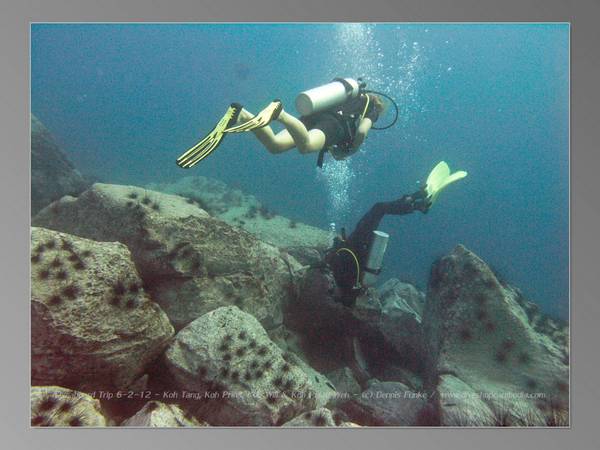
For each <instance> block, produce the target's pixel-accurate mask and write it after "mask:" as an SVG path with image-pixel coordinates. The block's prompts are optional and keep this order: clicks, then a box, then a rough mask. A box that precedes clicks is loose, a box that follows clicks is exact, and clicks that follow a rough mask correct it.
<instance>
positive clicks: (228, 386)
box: [165, 306, 316, 426]
mask: <svg viewBox="0 0 600 450" xmlns="http://www.w3.org/2000/svg"><path fill="white" fill-rule="evenodd" d="M165 359H166V364H167V367H168V370H169V371H170V373H171V374H172V377H173V380H174V382H175V384H176V385H177V386H179V387H180V388H181V389H184V390H185V391H186V392H190V393H195V395H196V398H197V399H198V402H197V410H196V411H195V415H196V416H198V417H202V418H203V419H204V420H206V421H207V422H208V423H210V424H211V425H226V426H233V425H242V426H243V425H246V426H248V425H253V426H258V425H281V424H283V423H285V422H286V421H288V420H290V419H292V418H293V417H295V416H297V415H298V414H300V413H301V412H303V411H307V410H311V409H314V408H315V406H316V392H315V391H314V389H313V388H312V387H311V384H310V382H309V379H308V376H307V375H306V373H304V371H303V370H302V369H301V368H300V367H298V366H297V365H295V364H293V363H291V362H288V361H286V359H285V358H284V355H283V352H282V351H281V349H280V348H279V347H278V346H277V345H276V344H274V343H273V342H272V341H271V340H270V339H269V337H268V335H267V333H266V331H265V330H264V328H263V327H262V326H261V325H260V323H259V322H258V321H257V320H256V319H255V318H254V317H252V316H251V315H250V314H247V313H245V312H243V311H241V310H240V309H239V308H237V307H235V306H228V307H221V308H218V309H216V310H214V311H211V312H209V313H207V314H205V315H203V316H201V317H199V318H198V319H196V320H194V321H193V322H192V323H190V324H189V325H188V326H186V327H185V328H184V329H182V330H181V331H180V332H179V333H177V335H176V337H175V340H174V341H173V343H172V344H171V345H170V347H169V348H168V349H167V351H166V353H165Z"/></svg>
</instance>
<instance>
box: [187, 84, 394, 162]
mask: <svg viewBox="0 0 600 450" xmlns="http://www.w3.org/2000/svg"><path fill="white" fill-rule="evenodd" d="M381 97H386V98H387V99H389V100H390V101H391V103H392V104H393V105H394V108H395V113H396V115H395V117H394V119H393V121H392V122H391V123H390V124H388V125H387V126H384V127H375V126H374V123H375V122H376V121H377V120H378V119H379V116H380V115H382V114H383V113H384V111H385V104H384V102H383V100H382V98H381ZM296 109H297V110H298V112H299V113H300V114H301V116H300V118H297V117H294V116H293V115H291V114H289V113H288V112H286V111H285V110H284V109H283V104H282V102H281V100H278V99H276V100H273V101H272V102H271V103H270V104H269V105H268V106H267V107H266V108H264V109H263V110H262V111H260V112H259V113H258V114H256V115H253V114H252V113H250V112H249V111H247V110H246V109H244V108H243V106H242V105H240V104H239V103H232V104H231V105H230V106H229V108H228V109H227V111H226V112H225V115H224V116H223V117H222V118H221V119H220V120H219V122H217V124H216V125H215V127H214V128H213V129H212V130H211V132H210V133H208V134H207V135H206V136H205V137H204V138H203V139H202V140H201V141H200V142H198V143H197V144H196V145H194V146H193V147H191V148H190V149H189V150H187V151H186V152H185V153H183V154H182V155H181V156H180V157H179V158H177V165H178V166H180V167H182V168H184V169H189V168H191V167H193V166H195V165H196V164H198V163H199V162H200V161H202V160H203V159H204V158H206V157H207V156H209V155H210V154H211V153H212V152H213V151H214V150H215V149H216V148H217V147H218V146H219V144H220V143H221V141H222V140H223V138H224V137H225V136H226V135H227V134H232V133H241V132H246V131H252V132H253V133H254V135H255V136H256V137H257V138H258V140H259V141H260V142H261V143H262V144H263V145H264V146H265V148H266V149H267V150H268V151H269V152H271V153H274V154H279V153H283V152H286V151H288V150H291V149H293V148H297V149H298V151H299V152H300V153H302V154H306V153H314V152H319V158H318V162H317V165H318V166H319V167H321V166H322V164H323V158H324V156H325V153H326V152H330V153H331V155H332V156H333V157H334V158H335V159H337V160H340V159H345V158H347V157H348V156H350V155H352V154H354V153H355V152H356V151H357V150H358V148H359V147H360V146H361V145H362V143H363V142H364V140H365V139H366V137H367V134H368V133H369V131H370V130H371V129H374V130H384V129H387V128H390V127H391V126H393V125H394V124H395V123H396V121H397V119H398V106H397V105H396V103H395V102H394V100H393V99H392V98H391V97H389V96H388V95H387V94H384V93H382V92H377V91H372V90H368V89H366V83H365V82H364V81H362V80H361V79H360V78H359V79H357V80H355V79H352V78H335V79H334V80H333V81H331V82H330V83H327V84H325V85H323V86H319V87H316V88H313V89H309V90H307V91H304V92H301V93H300V94H299V95H298V96H297V98H296ZM274 120H276V121H278V122H280V123H281V124H282V125H283V126H284V127H285V129H284V130H282V131H280V132H279V133H277V134H275V132H274V131H273V130H272V128H271V127H270V126H269V124H270V123H271V122H273V121H274Z"/></svg>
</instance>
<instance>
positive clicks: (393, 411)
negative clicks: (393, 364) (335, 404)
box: [339, 380, 428, 426]
mask: <svg viewBox="0 0 600 450" xmlns="http://www.w3.org/2000/svg"><path fill="white" fill-rule="evenodd" d="M427 399H428V398H427V396H426V394H424V393H418V392H413V391H411V390H410V389H409V388H408V386H406V385H404V384H402V383H398V382H392V381H384V382H380V381H377V380H373V381H372V382H371V383H370V384H369V388H368V389H367V390H365V391H363V393H362V394H361V395H360V396H358V397H356V398H353V399H351V400H349V401H347V402H345V403H343V404H342V405H340V406H339V408H340V409H341V410H342V411H343V412H344V413H346V414H347V415H348V417H349V418H350V420H351V421H352V422H355V423H358V424H359V425H368V426H410V425H415V424H416V423H417V419H418V417H419V413H420V412H421V410H422V409H423V408H424V407H425V405H426V404H427Z"/></svg>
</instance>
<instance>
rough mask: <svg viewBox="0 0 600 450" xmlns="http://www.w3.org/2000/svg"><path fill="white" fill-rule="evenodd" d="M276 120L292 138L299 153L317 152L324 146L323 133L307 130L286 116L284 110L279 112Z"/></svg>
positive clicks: (296, 120)
mask: <svg viewBox="0 0 600 450" xmlns="http://www.w3.org/2000/svg"><path fill="white" fill-rule="evenodd" d="M277 120H278V121H279V122H281V123H282V124H283V126H284V127H285V129H286V130H287V131H288V133H289V134H290V135H291V136H292V138H293V139H294V142H295V143H296V147H298V151H299V152H300V153H312V152H318V151H320V150H321V149H322V148H323V147H324V146H325V133H323V132H322V131H321V130H316V129H315V130H310V131H309V130H307V129H306V126H304V124H303V123H302V121H300V119H298V118H296V117H294V116H292V115H291V114H288V113H287V112H285V110H281V113H280V114H279V117H278V118H277Z"/></svg>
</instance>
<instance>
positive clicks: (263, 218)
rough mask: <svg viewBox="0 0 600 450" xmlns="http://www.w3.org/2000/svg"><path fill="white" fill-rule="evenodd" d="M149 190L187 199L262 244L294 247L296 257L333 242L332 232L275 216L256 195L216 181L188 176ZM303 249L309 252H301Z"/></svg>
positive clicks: (157, 185)
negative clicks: (250, 234) (248, 233)
mask: <svg viewBox="0 0 600 450" xmlns="http://www.w3.org/2000/svg"><path fill="white" fill-rule="evenodd" d="M148 188H149V189H152V190H156V191H160V192H165V193H169V194H177V195H181V196H182V197H186V198H188V199H190V201H192V202H196V203H197V204H198V205H200V207H202V208H203V209H205V210H206V211H208V212H209V213H210V214H211V215H213V216H215V217H218V218H219V219H221V220H223V221H225V222H227V223H228V224H230V225H232V226H235V227H240V228H243V229H244V230H246V231H248V232H250V233H252V234H254V235H255V236H257V237H258V238H259V239H260V240H261V241H264V242H268V243H269V244H272V245H275V246H276V247H279V248H282V249H283V250H286V251H287V248H289V247H291V248H292V250H290V251H289V253H290V254H293V255H294V256H297V255H302V254H307V253H308V254H311V253H312V254H314V249H321V250H324V249H327V248H329V247H330V246H331V243H332V242H331V236H330V234H329V232H327V231H325V230H321V229H319V228H316V227H312V226H309V225H306V224H303V223H300V222H295V221H290V220H289V219H288V218H286V217H283V216H280V215H277V214H274V213H273V212H272V211H269V209H268V208H266V206H265V205H263V204H261V203H260V202H259V201H258V200H257V199H256V197H254V196H253V195H248V194H245V193H243V192H242V191H240V190H238V189H233V188H231V187H229V186H227V185H226V184H225V183H223V182H221V181H218V180H215V179H212V178H206V177H202V176H196V177H185V178H181V179H179V180H177V181H176V182H175V183H160V184H157V183H155V184H150V185H148ZM302 247H307V248H308V250H306V251H302V252H300V251H299V249H300V248H302ZM302 263H303V264H307V263H306V262H302Z"/></svg>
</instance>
